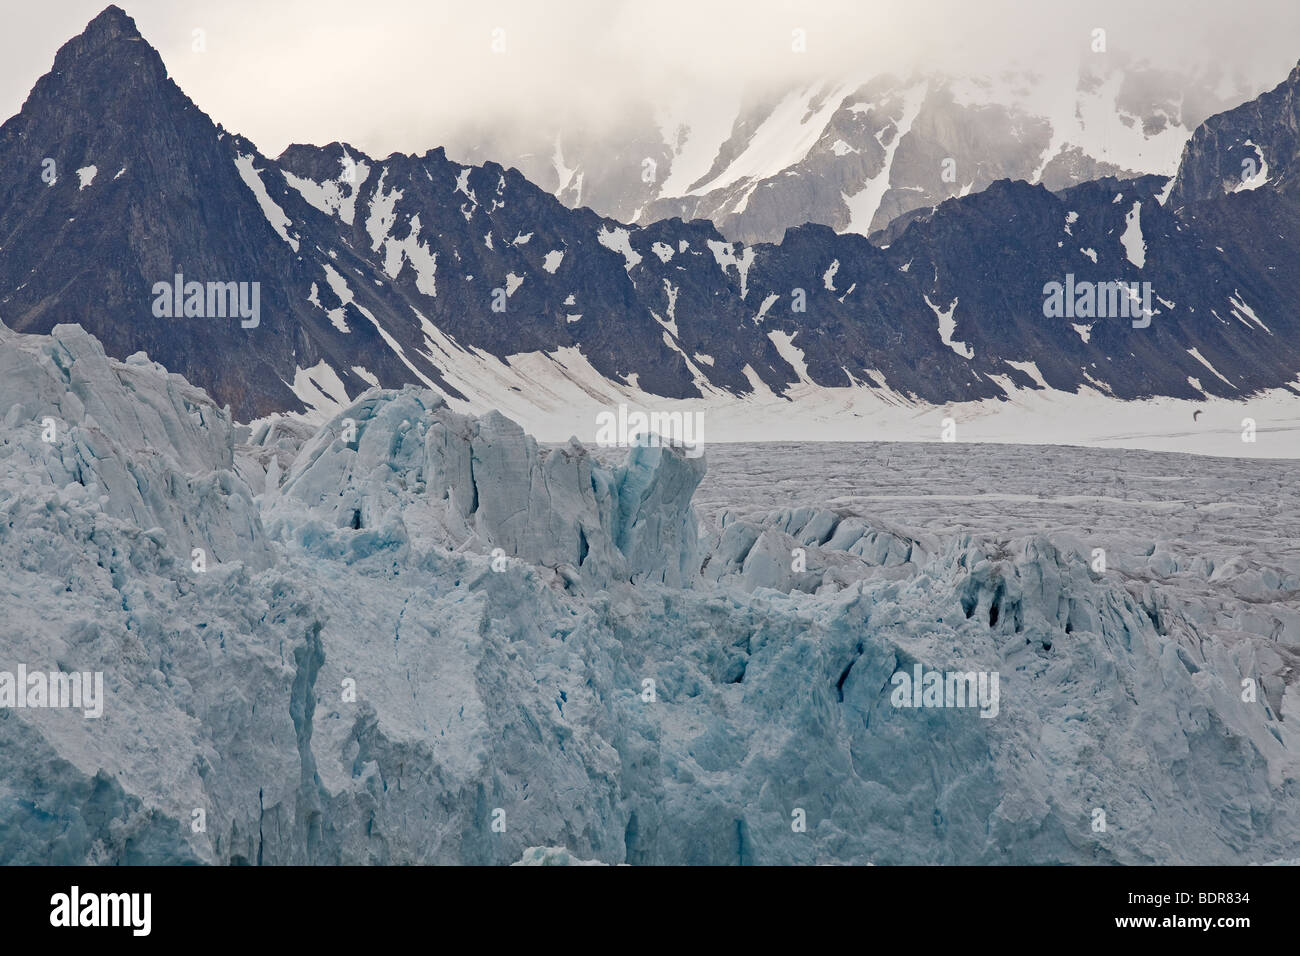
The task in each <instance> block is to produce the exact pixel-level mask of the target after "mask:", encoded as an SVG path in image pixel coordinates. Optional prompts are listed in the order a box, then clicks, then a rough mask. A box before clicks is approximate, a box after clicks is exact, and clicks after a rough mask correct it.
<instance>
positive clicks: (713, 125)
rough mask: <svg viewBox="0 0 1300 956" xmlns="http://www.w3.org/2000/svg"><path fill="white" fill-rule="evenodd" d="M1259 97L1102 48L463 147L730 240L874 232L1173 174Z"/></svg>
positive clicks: (575, 194)
mask: <svg viewBox="0 0 1300 956" xmlns="http://www.w3.org/2000/svg"><path fill="white" fill-rule="evenodd" d="M1246 95H1247V94H1246V90H1245V87H1244V84H1241V83H1240V82H1235V83H1234V82H1232V81H1230V80H1229V79H1228V78H1226V77H1224V76H1222V75H1221V74H1220V73H1219V72H1218V71H1216V70H1215V69H1213V68H1209V69H1206V70H1204V71H1202V72H1200V73H1196V74H1182V73H1175V72H1172V71H1169V70H1162V69H1156V68H1154V67H1152V66H1150V65H1149V64H1144V63H1141V62H1135V61H1132V60H1131V59H1126V58H1124V57H1122V56H1121V55H1119V54H1090V59H1088V60H1086V61H1084V62H1083V63H1081V65H1080V67H1079V69H1078V72H1077V76H1076V82H1075V84H1074V86H1073V87H1070V88H1059V87H1057V86H1055V85H1053V84H1051V83H1048V82H1047V81H1046V80H1045V78H1044V77H1042V76H1041V75H1038V74H1035V73H1031V72H1016V71H1006V72H1003V73H1000V74H998V75H995V76H960V77H958V76H948V75H943V74H924V75H921V74H918V75H913V76H910V77H902V78H899V77H895V76H891V75H881V76H876V77H872V78H871V79H869V80H866V81H865V82H862V81H858V80H850V81H831V80H825V81H821V82H818V83H814V84H811V85H809V86H807V87H801V88H790V89H784V88H782V89H779V90H778V91H777V92H776V93H775V94H771V93H768V94H765V95H755V96H751V97H750V98H748V99H745V100H741V101H738V102H731V101H729V100H728V99H727V97H726V96H725V95H722V94H719V95H716V96H710V97H707V98H702V99H703V101H702V102H699V103H690V104H687V106H686V107H683V108H678V109H675V110H674V109H669V108H664V107H658V108H656V107H655V106H653V105H650V104H638V105H634V106H633V107H632V108H630V109H629V110H628V111H627V113H626V114H625V115H624V116H622V117H621V120H620V122H619V123H618V124H617V125H616V126H615V127H614V128H613V129H612V130H609V131H607V132H604V133H602V134H601V135H599V136H595V135H588V136H583V132H582V130H581V128H580V127H579V128H577V129H575V130H574V131H559V130H557V131H555V132H554V133H553V134H551V135H550V136H549V137H547V138H545V139H542V140H539V141H538V142H536V143H532V142H525V143H524V144H522V145H520V144H518V143H516V142H515V141H514V139H513V137H515V136H517V135H518V134H516V133H513V132H511V131H506V132H503V131H499V130H491V129H484V130H481V131H476V135H475V136H474V137H473V139H472V141H464V142H458V143H456V144H454V147H455V149H454V150H453V155H455V156H457V158H460V157H462V156H464V157H465V158H467V159H470V160H474V161H482V160H484V159H488V158H491V159H497V160H507V161H509V162H511V163H513V164H515V165H517V166H518V167H519V169H520V170H522V171H523V172H524V174H525V175H526V176H528V178H529V179H531V180H532V181H533V182H535V183H537V184H539V185H541V186H543V187H545V188H546V189H548V190H549V191H551V192H552V193H554V194H555V195H556V196H557V197H558V198H560V199H561V200H562V201H563V202H564V203H565V204H566V205H569V206H578V205H580V204H581V205H585V206H589V207H591V208H592V209H595V210H597V211H598V212H600V213H602V214H604V215H608V216H611V217H613V218H616V219H620V220H624V221H629V222H631V221H635V222H638V223H641V224H643V225H644V224H647V223H650V222H655V221H657V220H660V219H668V218H681V219H697V218H699V219H709V220H711V221H712V222H713V223H714V224H715V225H716V226H717V227H718V229H719V231H721V232H722V234H723V235H724V236H725V237H726V238H727V239H729V240H733V241H737V242H745V243H754V242H779V241H780V240H781V237H782V236H783V235H784V233H785V230H786V229H788V228H791V227H793V226H799V225H802V224H803V223H805V222H815V223H821V224H823V225H828V226H831V227H833V228H834V229H835V230H836V231H837V232H857V233H859V234H861V235H871V234H874V233H876V232H878V231H879V230H881V229H883V228H884V227H885V226H886V225H887V224H888V223H889V222H890V221H891V220H892V219H894V218H896V217H897V216H899V215H901V214H903V213H906V212H909V211H911V210H913V209H920V208H932V207H933V206H935V205H937V204H939V203H940V202H942V201H943V200H945V199H949V198H952V197H954V196H962V195H966V194H968V193H971V192H979V191H982V190H983V189H985V188H987V187H988V186H989V185H990V184H991V183H993V182H995V181H996V180H999V179H1022V180H1025V181H1026V182H1032V183H1042V184H1043V185H1045V186H1046V187H1047V188H1048V189H1053V190H1059V189H1065V188H1068V187H1070V186H1075V185H1078V184H1080V183H1083V182H1087V181H1089V180H1093V179H1099V178H1101V177H1103V176H1115V177H1119V178H1131V177H1135V176H1141V175H1144V174H1157V175H1166V176H1172V175H1173V174H1174V172H1175V171H1176V170H1177V167H1178V158H1179V154H1180V153H1181V151H1182V148H1183V145H1184V144H1185V143H1186V141H1187V139H1188V138H1189V136H1190V135H1191V132H1192V130H1194V129H1195V128H1196V126H1197V125H1198V124H1199V123H1200V122H1202V121H1203V120H1204V119H1206V118H1207V117H1208V116H1210V115H1211V114H1213V113H1217V112H1219V111H1220V110H1222V109H1225V108H1227V107H1229V106H1233V105H1235V104H1236V103H1239V102H1240V101H1241V100H1242V99H1244V98H1246ZM448 147H449V150H451V149H452V147H453V144H448Z"/></svg>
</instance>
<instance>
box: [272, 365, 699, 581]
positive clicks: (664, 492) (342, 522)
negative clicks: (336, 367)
mask: <svg viewBox="0 0 1300 956" xmlns="http://www.w3.org/2000/svg"><path fill="white" fill-rule="evenodd" d="M703 473H704V465H703V462H702V461H699V460H693V459H689V458H686V457H685V456H684V454H683V453H682V451H680V450H678V449H676V448H670V447H658V446H656V447H637V448H634V449H633V450H632V453H631V454H630V455H629V456H628V461H627V463H626V464H625V465H622V466H620V467H617V468H614V469H612V470H611V469H607V468H605V467H604V466H602V465H601V464H600V463H598V462H596V461H594V460H593V459H592V457H591V456H590V454H589V453H588V452H587V450H586V449H585V448H583V447H582V446H581V445H580V444H578V443H577V442H575V441H571V442H569V443H568V444H567V445H564V446H561V447H557V448H551V449H539V447H538V445H537V442H536V441H535V440H534V439H533V438H532V437H531V436H529V435H527V434H525V433H524V430H523V429H522V428H520V427H519V425H517V424H516V423H514V422H512V421H510V420H509V419H507V418H506V417H505V416H503V415H501V414H500V413H497V412H492V413H490V414H488V415H485V416H483V417H481V418H473V417H469V416H466V415H460V414H457V413H456V412H453V411H452V410H451V409H450V408H448V407H447V404H446V402H445V401H443V399H442V398H441V397H440V396H438V395H436V394H435V393H434V392H432V391H430V390H428V389H419V388H416V387H414V386H406V387H405V388H403V389H401V390H397V391H393V390H379V389H375V390H371V391H370V392H368V393H366V395H365V396H363V397H362V398H361V399H360V400H358V401H357V402H356V403H354V404H353V405H352V406H351V407H349V408H347V409H345V410H344V411H342V412H341V413H339V415H338V416H337V417H336V418H335V419H334V420H333V421H331V422H330V423H329V424H328V425H327V426H326V427H325V428H323V429H322V430H321V431H320V432H319V433H318V434H317V435H316V436H315V437H314V438H313V439H311V440H310V441H308V442H307V443H306V445H304V447H303V448H302V450H301V452H300V454H299V456H298V459H297V461H296V463H295V464H294V466H293V467H292V468H291V469H290V470H289V472H288V474H287V475H286V476H285V479H284V482H283V485H282V487H281V488H280V495H281V498H280V501H279V503H278V504H277V505H276V508H275V509H273V511H272V513H273V514H281V513H286V512H287V511H288V510H289V509H290V508H291V503H297V504H301V505H304V506H306V509H307V511H308V512H309V514H310V515H311V517H312V518H314V519H317V520H324V521H327V522H328V523H329V524H330V525H331V526H332V527H336V528H351V529H354V530H361V529H373V528H380V527H385V528H390V529H393V533H395V534H398V535H399V536H403V537H404V536H407V535H409V536H410V537H411V538H412V539H413V540H414V542H415V543H416V544H417V546H422V547H425V548H427V547H431V546H437V545H441V546H445V547H450V548H455V549H457V550H462V551H463V550H467V549H468V550H476V551H479V552H480V553H490V552H492V551H494V550H496V549H500V550H501V551H502V552H504V554H505V555H509V556H511V557H516V558H521V559H524V560H526V561H528V562H530V563H532V564H536V565H540V566H543V567H546V568H550V569H554V570H555V571H556V572H558V573H559V574H560V575H561V576H562V577H563V578H564V579H565V580H566V581H568V582H569V583H571V584H573V583H576V582H577V581H578V579H579V578H580V579H581V580H582V581H583V582H585V584H586V585H587V586H588V587H590V586H596V587H601V586H605V585H607V584H609V583H611V582H614V581H623V580H626V581H630V582H634V583H637V582H641V581H648V580H653V581H658V582H660V583H664V584H668V585H670V586H673V587H682V586H689V584H690V583H691V581H692V580H693V578H694V577H696V575H697V572H698V568H699V561H700V557H699V554H698V547H697V541H696V536H695V528H696V524H697V519H696V517H695V513H694V511H693V510H692V508H691V493H692V492H693V491H694V490H695V487H696V485H697V484H699V480H700V478H701V477H702V476H703ZM277 509H278V510H277ZM399 528H400V531H398V530H397V529H399Z"/></svg>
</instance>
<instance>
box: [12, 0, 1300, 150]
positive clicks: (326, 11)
mask: <svg viewBox="0 0 1300 956" xmlns="http://www.w3.org/2000/svg"><path fill="white" fill-rule="evenodd" d="M5 2H6V5H9V6H12V8H13V9H11V10H10V11H8V12H6V13H4V14H3V22H4V23H5V26H6V29H5V31H4V37H3V39H0V108H4V109H5V110H6V112H5V115H9V114H11V113H13V112H15V111H16V110H17V109H18V107H19V105H20V104H21V102H22V99H23V97H24V96H25V94H26V91H27V90H28V89H30V87H31V85H32V83H33V82H34V81H35V80H36V78H37V77H38V76H39V75H41V74H42V73H44V72H46V71H47V70H48V69H49V66H50V63H51V62H52V61H53V56H54V51H55V50H56V49H57V48H58V46H59V45H61V43H62V42H64V41H65V40H66V39H68V38H69V37H71V36H72V35H74V34H75V33H77V32H79V31H80V30H81V29H82V28H83V27H84V25H85V23H86V21H88V20H89V19H90V18H91V17H93V16H94V15H95V14H96V13H97V12H98V11H99V10H100V9H101V8H102V6H103V0H96V2H83V0H65V2H62V3H60V4H56V5H44V6H39V5H37V6H33V5H31V4H28V3H22V4H19V3H17V2H16V0H5ZM119 2H120V3H121V4H122V5H123V6H124V7H125V8H126V9H127V12H128V13H130V14H131V15H132V16H134V17H135V18H136V21H137V23H138V24H139V26H140V29H141V31H142V32H143V33H144V35H145V37H146V39H148V40H149V41H150V42H151V43H152V44H153V45H154V46H156V47H157V48H158V49H159V51H160V52H161V53H162V55H163V58H164V60H165V61H166V62H167V64H168V67H169V69H170V71H171V74H172V76H173V77H174V78H175V79H176V81H177V82H178V83H179V84H180V85H181V87H182V88H183V89H184V90H185V91H186V92H187V93H188V94H189V95H190V96H191V97H193V98H194V99H195V101H196V102H198V103H199V105H200V106H202V107H203V109H205V110H206V111H207V112H208V113H209V114H211V115H212V116H213V117H214V118H215V119H216V120H218V121H220V122H222V123H224V124H225V125H226V126H227V127H228V128H230V129H232V130H236V131H238V132H241V133H244V134H245V135H247V136H249V137H250V138H251V139H252V140H254V141H255V142H256V143H258V145H259V146H260V147H261V148H262V149H263V150H264V151H265V152H268V153H270V154H272V155H274V154H276V153H278V152H279V151H280V150H281V149H282V148H283V147H284V146H286V145H287V144H288V143H290V142H316V143H324V142H328V141H330V140H335V139H346V140H348V141H350V142H353V143H355V144H356V145H357V146H359V147H361V148H363V149H365V150H367V151H368V152H371V153H373V154H377V155H386V154H387V153H389V152H391V151H395V150H400V151H403V152H423V151H424V150H425V149H428V148H430V147H432V146H436V145H439V144H443V143H452V142H463V141H464V140H465V138H466V136H469V135H472V131H473V130H476V129H493V128H495V129H505V130H513V131H517V132H518V134H519V135H520V136H521V137H522V136H523V134H524V132H525V131H528V130H532V129H542V128H556V127H559V128H565V129H575V128H582V129H583V130H584V131H585V132H588V133H590V132H597V133H598V132H599V131H600V130H601V129H602V128H609V127H612V126H613V125H615V124H616V123H617V122H618V121H619V120H620V118H621V117H623V116H626V115H627V113H628V111H629V110H630V109H632V108H634V107H635V105H636V104H639V103H645V102H651V103H671V102H679V101H681V100H683V99H696V100H698V99H700V98H704V97H727V96H732V95H734V94H735V93H736V91H738V90H741V89H748V90H757V89H763V88H765V87H774V86H779V85H782V84H786V83H789V82H791V81H792V80H806V79H812V78H821V77H826V76H833V77H854V76H863V77H866V76H870V75H874V74H878V73H881V72H895V73H905V72H908V71H911V70H914V69H923V70H927V71H929V70H937V71H944V72H952V73H959V74H960V73H972V72H975V73H983V74H989V73H997V72H999V71H1002V70H1005V69H1008V68H1013V67H1027V68H1031V69H1037V70H1039V71H1041V72H1043V73H1044V74H1045V75H1046V76H1047V77H1048V80H1047V82H1052V81H1053V78H1059V79H1061V80H1062V81H1064V82H1072V77H1073V71H1074V69H1075V68H1076V66H1077V63H1078V60H1079V59H1080V58H1081V57H1084V56H1086V55H1088V54H1089V53H1090V49H1089V44H1090V42H1091V37H1092V31H1093V30H1094V29H1096V28H1102V29H1105V30H1106V34H1107V44H1108V48H1109V49H1110V50H1111V51H1112V52H1113V53H1116V54H1119V55H1124V56H1130V57H1134V58H1141V59H1145V60H1148V61H1150V62H1152V63H1154V64H1157V65H1162V66H1168V67H1170V68H1176V69H1183V70H1187V69H1190V70H1198V71H1203V70H1206V69H1210V68H1222V69H1223V70H1224V71H1225V72H1227V73H1228V74H1229V75H1231V74H1234V73H1235V74H1239V75H1240V77H1241V78H1242V80H1243V81H1244V83H1245V87H1244V88H1246V89H1247V90H1248V92H1249V93H1251V94H1253V93H1254V92H1257V91H1258V90H1262V89H1265V88H1268V87H1271V86H1273V85H1275V84H1276V83H1277V82H1280V81H1281V80H1282V79H1283V78H1284V77H1285V75H1286V73H1287V72H1288V70H1289V69H1290V68H1291V67H1292V66H1293V65H1294V64H1295V62H1296V60H1297V59H1298V58H1300V4H1296V3H1295V0H1255V2H1238V3H1234V4H1230V5H1225V4H1220V3H1216V2H1213V0H1144V2H1142V3H1134V2H1132V0H1097V2H1093V3H1087V4H1084V3H1073V2H1069V3H1067V2H1064V0H978V2H973V0H655V2H650V0H477V2H472V3H465V2H464V0H457V2H455V3H452V2H446V0H433V2H428V0H367V2H365V3H361V2H358V0H277V2H276V3H265V2H263V0H134V2H132V0H119ZM51 6H53V7H55V9H54V10H50V9H49V7H51ZM195 29H202V30H204V31H205V40H206V52H203V53H196V52H194V51H193V50H192V31H193V30H195ZM796 30H799V31H804V33H803V36H804V37H805V38H806V52H802V53H800V52H796V51H795V50H794V49H792V40H793V39H794V37H795V34H794V31H796ZM494 31H501V32H494ZM494 40H495V41H497V50H496V51H494V48H493V42H494ZM502 45H504V48H503V49H502Z"/></svg>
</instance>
